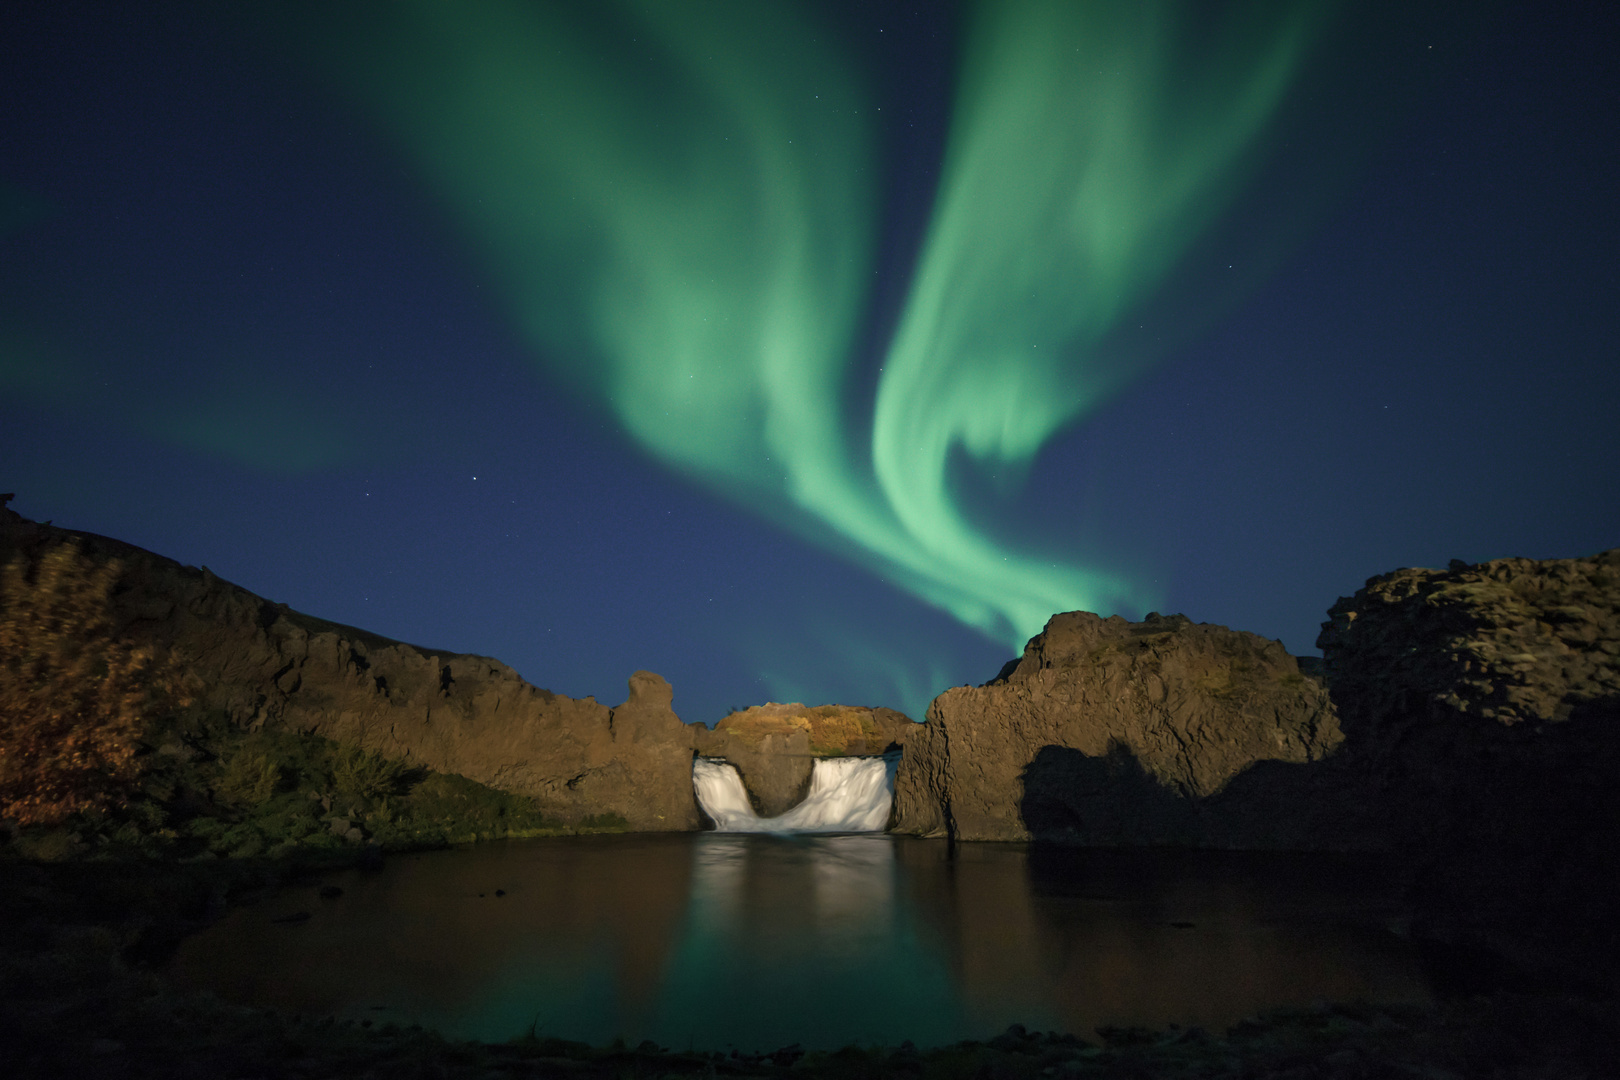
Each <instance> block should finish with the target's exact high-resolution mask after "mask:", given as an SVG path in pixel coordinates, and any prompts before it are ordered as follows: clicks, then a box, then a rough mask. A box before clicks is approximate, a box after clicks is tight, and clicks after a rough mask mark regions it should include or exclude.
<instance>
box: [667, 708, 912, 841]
mask: <svg viewBox="0 0 1620 1080" xmlns="http://www.w3.org/2000/svg"><path fill="white" fill-rule="evenodd" d="M916 726H917V725H916V724H914V723H912V722H911V719H910V718H909V717H907V716H906V715H905V714H903V713H898V712H895V711H894V710H893V709H882V708H879V709H868V708H863V707H860V706H854V705H816V706H813V707H808V708H807V707H806V706H804V705H802V704H799V703H797V702H795V703H792V704H786V705H783V704H777V703H775V702H768V703H766V704H764V705H755V706H753V707H752V708H748V709H743V710H741V711H739V712H734V713H732V714H730V715H729V716H727V717H725V718H724V719H723V720H721V721H720V722H719V723H718V724H716V725H715V728H714V730H713V731H712V732H699V733H698V742H697V747H698V751H699V752H700V753H702V754H704V755H705V756H708V757H722V758H725V759H726V760H727V761H728V762H730V763H731V764H732V765H733V766H735V767H736V769H737V772H738V774H739V775H740V776H741V777H742V781H743V786H744V787H745V788H746V789H747V791H748V795H749V800H750V801H751V802H752V803H753V805H754V812H755V813H757V814H759V815H760V816H761V817H776V816H778V815H779V814H782V813H785V812H786V811H787V810H789V809H791V808H792V807H794V806H796V805H798V804H799V803H800V802H802V801H803V800H804V797H805V793H806V792H807V791H808V790H809V787H810V773H811V771H812V767H813V763H814V761H815V759H816V758H818V757H844V756H861V755H871V754H882V753H884V752H885V751H887V750H890V749H894V748H896V747H900V746H903V745H904V743H905V740H906V733H907V732H908V731H909V730H910V729H912V728H915V727H916Z"/></svg>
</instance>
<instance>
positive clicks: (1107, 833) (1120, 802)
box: [895, 612, 1342, 844]
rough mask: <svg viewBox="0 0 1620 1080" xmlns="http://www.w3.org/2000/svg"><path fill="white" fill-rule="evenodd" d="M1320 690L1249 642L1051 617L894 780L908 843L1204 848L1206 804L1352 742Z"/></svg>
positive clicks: (1218, 634) (1229, 635)
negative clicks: (1276, 767) (937, 839)
mask: <svg viewBox="0 0 1620 1080" xmlns="http://www.w3.org/2000/svg"><path fill="white" fill-rule="evenodd" d="M1341 739H1342V736H1341V735H1340V732H1339V727H1338V720H1337V717H1336V715H1335V713H1334V711H1333V708H1332V706H1331V705H1330V703H1329V701H1328V696H1327V692H1326V690H1325V689H1324V688H1323V687H1322V686H1321V684H1320V683H1318V682H1317V681H1315V680H1314V679H1311V678H1309V677H1307V676H1305V675H1303V674H1301V672H1300V670H1299V665H1298V663H1297V662H1296V661H1295V659H1294V658H1293V657H1292V656H1289V655H1288V653H1287V652H1286V651H1285V650H1284V649H1283V647H1282V646H1281V645H1280V644H1279V643H1277V642H1274V641H1268V640H1266V639H1265V638H1261V637H1258V636H1256V635H1254V634H1247V633H1242V632H1239V631H1234V630H1228V629H1227V628H1225V627H1222V626H1212V625H1209V624H1202V623H1198V624H1195V623H1193V622H1191V621H1190V620H1188V619H1187V618H1185V617H1184V616H1179V615H1174V616H1168V617H1161V616H1158V615H1150V616H1149V617H1148V618H1147V620H1145V621H1143V622H1140V623H1130V622H1126V621H1125V620H1124V619H1122V618H1119V617H1118V616H1115V617H1113V618H1108V619H1104V618H1101V617H1100V616H1097V615H1093V614H1091V613H1089V612H1068V613H1066V614H1061V615H1055V616H1053V617H1052V619H1051V621H1050V622H1048V623H1047V626H1046V629H1045V630H1044V631H1043V632H1042V633H1040V634H1039V635H1037V636H1036V637H1034V638H1032V639H1031V640H1030V642H1029V644H1028V645H1027V646H1026V647H1025V649H1024V655H1023V657H1022V659H1021V660H1019V661H1018V664H1017V666H1016V667H1015V668H1014V669H1013V670H1012V671H1011V672H1010V673H1007V674H1005V676H1004V677H1003V678H1000V679H997V680H996V681H994V682H992V683H989V684H986V685H985V686H981V687H957V688H956V689H953V690H947V691H946V692H945V693H943V694H941V695H940V696H939V697H937V698H935V699H934V702H933V704H932V705H931V706H930V707H929V711H928V723H927V724H925V725H923V726H922V727H920V728H919V729H917V730H916V731H913V732H912V733H911V734H910V737H909V739H908V741H907V747H906V755H905V758H904V760H903V761H902V762H901V766H900V773H899V776H898V777H897V780H896V790H895V803H896V818H895V828H896V830H897V831H902V832H910V833H918V834H921V835H945V834H950V835H953V836H955V837H956V838H958V839H962V840H1024V839H1029V838H1031V837H1032V836H1035V837H1039V838H1049V839H1063V840H1067V841H1070V842H1076V843H1088V844H1120V843H1126V844H1130V843H1195V842H1200V840H1202V839H1203V837H1204V835H1205V834H1206V833H1207V832H1208V828H1209V826H1208V825H1207V824H1206V823H1205V822H1203V821H1202V820H1201V816H1200V813H1199V812H1198V811H1197V810H1196V807H1197V805H1198V804H1199V803H1200V802H1202V801H1203V800H1207V799H1209V798H1210V797H1211V796H1214V795H1215V794H1216V793H1218V792H1221V791H1222V789H1223V788H1224V787H1225V786H1226V785H1227V784H1228V783H1229V782H1230V781H1231V780H1232V779H1233V778H1234V777H1236V776H1238V775H1239V774H1241V773H1243V772H1244V771H1245V770H1248V769H1249V768H1251V767H1252V766H1254V765H1255V764H1256V763H1257V762H1264V761H1271V762H1291V763H1304V762H1311V761H1315V760H1318V759H1320V758H1321V757H1323V756H1324V755H1325V754H1327V753H1329V752H1330V751H1331V750H1333V749H1334V747H1336V746H1337V745H1338V743H1339V742H1340V741H1341Z"/></svg>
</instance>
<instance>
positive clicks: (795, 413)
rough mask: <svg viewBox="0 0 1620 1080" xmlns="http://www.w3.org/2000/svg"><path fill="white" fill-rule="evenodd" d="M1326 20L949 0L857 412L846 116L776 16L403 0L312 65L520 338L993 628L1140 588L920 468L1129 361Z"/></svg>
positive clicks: (830, 85) (851, 158)
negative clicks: (897, 282)
mask: <svg viewBox="0 0 1620 1080" xmlns="http://www.w3.org/2000/svg"><path fill="white" fill-rule="evenodd" d="M1321 17H1322V16H1321V14H1320V13H1319V12H1317V11H1315V10H1313V9H1312V7H1309V6H1304V7H1295V8H1281V9H1278V10H1277V11H1276V12H1274V13H1272V17H1271V18H1267V19H1261V18H1256V17H1254V16H1252V15H1250V16H1249V17H1248V18H1247V19H1244V20H1242V21H1243V22H1244V23H1245V25H1242V26H1236V27H1235V26H1231V25H1223V24H1220V23H1217V25H1216V26H1215V27H1214V30H1215V32H1216V34H1217V36H1218V37H1219V38H1220V39H1221V47H1220V48H1218V49H1216V50H1212V51H1210V52H1208V53H1207V54H1205V55H1202V56H1200V55H1199V50H1196V49H1193V48H1190V47H1189V42H1188V40H1187V39H1188V38H1189V36H1190V33H1189V30H1188V28H1187V26H1186V25H1184V24H1186V23H1188V22H1191V19H1190V18H1188V15H1187V13H1185V12H1177V11H1175V10H1174V9H1173V8H1170V7H1166V6H1156V5H1148V6H1144V7H1140V8H1136V9H1120V8H1117V7H1113V6H1110V5H1090V6H1088V5H1076V4H1070V3H1059V2H1051V3H1029V2H1019V3H993V4H985V5H983V6H982V7H981V8H979V9H976V10H974V11H973V12H972V13H971V15H970V17H969V19H968V21H967V25H966V27H965V30H964V59H963V62H962V72H961V74H960V77H959V78H960V83H959V87H958V90H957V93H956V95H955V105H954V109H953V112H952V114H951V117H950V121H949V134H948V139H947V145H946V150H945V161H944V169H943V174H942V177H941V180H940V185H939V190H938V193H937V195H936V199H935V210H934V213H933V216H932V220H931V221H930V223H929V226H928V230H927V234H926V237H925V239H924V242H923V245H922V249H921V251H920V253H919V257H918V264H917V267H916V269H915V271H914V273H913V275H912V285H911V290H910V293H909V295H908V297H907V299H906V302H905V304H904V307H903V309H902V313H901V315H900V318H899V322H898V325H897V327H896V331H895V334H894V338H893V341H892V343H890V344H889V346H888V347H887V349H886V350H885V352H884V354H883V363H882V364H881V365H880V369H879V370H880V375H879V376H878V379H877V387H876V395H875V402H874V403H873V405H872V407H871V417H870V420H867V419H866V418H865V417H862V416H851V415H849V412H848V411H847V410H846V409H845V407H844V405H845V402H844V399H843V395H842V390H843V387H844V385H845V384H846V382H847V379H846V377H845V370H846V368H847V366H848V365H849V363H850V362H851V360H852V359H853V353H854V348H855V341H854V337H855V333H856V331H857V328H858V327H859V325H860V322H861V315H862V309H863V305H864V303H865V302H866V300H867V295H866V290H865V289H863V285H865V284H866V283H867V282H868V281H870V278H871V269H870V268H871V263H872V251H873V249H874V247H875V236H874V234H875V232H876V224H877V223H876V221H875V216H876V213H877V206H878V202H879V199H878V196H879V192H878V191H877V189H876V183H877V178H876V175H875V168H874V160H875V158H876V156H877V155H876V154H875V152H874V148H873V146H872V142H873V138H874V134H873V131H872V127H873V123H872V120H871V118H872V117H874V116H875V107H874V105H873V104H872V103H871V101H870V100H869V96H868V95H866V94H864V93H862V88H861V86H860V84H859V81H858V80H857V79H856V77H855V76H854V75H853V74H852V72H851V71H850V70H849V68H850V65H849V63H848V59H847V57H845V56H843V55H840V51H839V50H837V49H836V48H832V47H827V46H823V45H821V44H819V43H818V40H817V39H816V37H815V28H814V26H813V24H812V23H811V22H810V21H809V20H808V19H806V18H804V17H803V13H798V12H796V11H795V9H793V8H792V7H789V6H786V5H770V6H762V5H759V4H755V3H748V2H736V3H727V4H705V5H668V4H652V3H641V4H629V5H625V6H624V7H623V8H622V9H612V8H604V7H603V6H601V5H596V6H591V7H585V6H578V5H576V6H572V7H567V8H544V7H537V6H534V5H529V4H522V3H517V2H512V3H504V4H494V3H491V4H482V5H478V6H477V7H474V8H472V9H460V8H451V7H446V6H444V5H440V4H433V3H419V4H414V5H408V6H406V7H404V8H402V9H394V10H393V11H392V13H391V14H390V16H389V17H388V18H375V19H373V18H368V19H366V20H364V25H363V26H361V27H359V28H358V29H357V30H356V31H355V37H356V39H355V40H354V41H353V42H350V43H347V47H345V48H343V49H342V50H341V52H340V53H339V56H340V57H341V59H339V60H337V61H336V62H335V66H336V67H339V68H340V69H343V70H345V71H351V72H353V74H354V75H355V76H356V77H357V81H358V82H359V83H360V84H361V88H362V90H363V92H365V93H366V94H368V95H369V96H370V97H372V98H373V99H374V100H375V101H376V102H377V104H378V106H379V108H380V110H381V111H382V112H383V113H384V114H385V115H387V116H389V118H390V119H391V121H392V124H393V127H394V128H395V130H397V131H398V132H399V133H400V136H401V138H402V140H403V141H404V142H406V143H407V144H408V145H410V146H411V147H412V148H413V149H414V150H415V151H416V153H417V154H418V156H419V157H420V159H421V160H422V161H423V162H424V163H425V165H426V168H427V170H428V171H429V173H430V174H431V175H432V176H433V177H434V178H435V180H436V181H437V183H438V186H439V188H440V189H441V190H442V191H444V192H445V193H446V195H447V197H448V198H449V199H450V200H451V201H452V203H453V204H454V206H455V208H456V211H457V213H458V215H459V217H460V218H461V219H462V220H463V221H464V222H466V223H467V227H468V228H469V229H470V230H471V231H472V232H473V233H474V234H475V235H476V236H477V237H478V239H479V240H480V241H481V243H482V244H483V245H484V247H485V248H486V249H487V250H488V251H489V253H490V256H489V257H490V259H491V262H492V264H493V265H494V266H495V267H496V271H495V273H496V276H497V277H498V278H499V279H500V280H501V281H502V282H503V284H504V287H505V291H506V293H507V296H508V303H509V304H510V305H511V307H512V309H513V311H514V314H515V317H516V318H517V320H518V321H519V322H520V323H521V325H522V326H523V327H524V330H525V331H526V333H527V334H528V335H529V337H530V338H531V339H532V340H533V341H534V343H535V345H536V346H537V349H538V351H539V352H540V353H541V354H542V355H543V356H545V357H546V358H547V360H548V361H549V362H551V363H554V364H556V365H558V366H559V367H561V368H562V369H563V370H564V371H566V372H567V374H568V376H569V377H570V378H571V380H573V381H576V382H577V383H579V384H582V385H583V386H585V387H587V388H588V389H589V390H590V392H592V393H595V394H597V395H599V396H600V397H601V398H602V399H603V400H604V401H606V402H607V403H609V405H610V407H611V408H612V409H613V411H614V412H615V413H616V414H617V416H618V418H619V420H620V421H621V423H622V424H623V425H624V428H625V430H626V431H627V432H628V433H630V434H631V435H632V436H633V437H634V438H635V439H637V440H638V441H639V442H640V443H641V444H642V445H643V446H645V447H646V448H647V449H649V450H650V451H652V452H653V453H654V454H656V455H657V456H658V457H659V458H661V459H662V460H664V461H666V462H668V463H669V464H671V465H672V466H674V467H676V468H677V469H680V470H682V471H684V472H686V473H688V474H690V475H692V476H695V477H698V478H700V479H701V480H703V481H706V482H708V483H711V484H713V485H714V486H716V487H718V488H719V489H721V490H722V491H726V492H729V493H732V494H734V495H735V496H736V497H737V498H738V499H739V501H742V502H744V503H747V502H749V501H750V500H753V499H755V498H759V497H764V498H766V499H769V500H773V501H781V502H785V503H787V504H788V505H790V506H792V507H794V508H795V509H797V510H799V511H803V512H804V513H805V514H807V515H809V516H810V517H811V518H812V519H813V520H814V522H815V523H816V524H818V525H822V526H827V527H830V528H831V530H832V531H833V533H835V534H836V536H837V537H839V538H840V539H842V540H844V541H847V542H848V544H849V545H850V548H851V549H852V550H853V551H854V552H856V553H858V554H859V555H860V556H861V557H862V558H863V559H864V560H865V561H867V562H868V563H870V564H872V565H873V568H874V569H875V570H877V571H878V572H882V573H890V574H893V575H894V576H895V578H896V579H897V580H899V581H900V582H902V583H904V584H905V586H906V587H907V588H909V589H910V590H911V591H913V592H914V593H916V594H917V595H918V596H919V597H921V598H923V599H924V600H927V601H929V602H931V603H934V604H937V605H938V606H940V607H942V608H944V609H945V610H947V611H949V612H950V613H951V614H953V615H955V616H956V617H957V618H958V619H960V620H961V621H963V622H965V623H967V624H969V625H971V626H974V627H977V628H978V629H980V630H983V631H985V632H986V633H988V634H990V635H992V636H995V637H998V638H1000V639H1001V640H1003V641H1004V642H1005V643H1006V644H1007V645H1008V647H1009V648H1011V649H1013V650H1017V649H1019V648H1022V644H1023V642H1024V640H1025V639H1027V638H1028V637H1030V636H1031V635H1033V634H1035V633H1036V632H1038V631H1039V630H1040V628H1041V626H1042V625H1043V624H1044V623H1045V621H1046V619H1047V617H1048V616H1050V615H1051V614H1052V613H1053V612H1055V611H1070V610H1075V609H1077V608H1084V609H1087V610H1102V611H1114V610H1116V609H1118V608H1120V607H1121V606H1140V605H1141V601H1142V599H1143V591H1142V590H1140V589H1139V588H1137V587H1134V586H1132V585H1131V584H1129V583H1128V582H1125V581H1123V580H1122V579H1119V578H1117V577H1114V576H1111V575H1109V574H1108V573H1106V572H1104V571H1100V570H1097V569H1093V568H1082V567H1076V566H1065V565H1061V564H1057V563H1053V562H1050V561H1044V560H1036V559H1033V558H1030V557H1028V556H1027V555H1026V554H1024V553H1022V552H1019V551H1017V550H1016V549H1014V548H1010V547H1009V546H1007V545H1005V544H997V543H995V542H993V541H992V540H990V539H989V538H988V537H986V536H984V535H983V534H981V533H979V532H977V531H976V530H975V529H974V528H973V527H972V526H971V525H970V524H969V523H968V522H967V521H966V520H965V519H964V517H963V515H962V514H961V512H960V511H959V510H958V508H957V507H956V506H955V504H954V501H953V497H952V493H951V491H950V486H949V483H948V477H947V459H948V457H949V455H950V453H951V452H952V450H953V449H954V448H956V447H961V448H962V449H963V450H965V451H966V453H967V454H968V455H970V456H971V457H972V458H974V459H976V460H979V461H991V462H995V463H998V464H1001V465H1003V466H1018V465H1022V464H1023V463H1026V462H1027V461H1028V460H1029V459H1030V458H1031V457H1032V456H1033V455H1034V454H1035V453H1036V452H1037V451H1038V450H1039V449H1040V448H1041V446H1042V445H1043V444H1044V443H1045V442H1046V441H1047V440H1048V439H1049V438H1050V437H1051V436H1052V435H1053V434H1054V433H1055V432H1056V431H1057V430H1059V429H1060V428H1061V427H1063V426H1064V425H1065V424H1068V423H1070V422H1072V421H1073V420H1074V419H1076V418H1077V417H1079V416H1082V415H1084V414H1085V413H1086V412H1087V411H1088V410H1089V408H1090V407H1091V406H1092V405H1093V404H1094V403H1096V402H1097V401H1098V400H1100V399H1101V398H1102V397H1103V396H1104V394H1105V393H1106V392H1107V390H1109V389H1110V388H1111V384H1113V383H1116V382H1118V381H1120V380H1122V379H1124V378H1127V377H1128V375H1129V370H1128V367H1129V365H1127V364H1122V363H1120V362H1118V361H1117V360H1115V359H1114V358H1112V357H1108V356H1106V354H1105V353H1104V352H1103V351H1102V350H1100V349H1099V344H1100V343H1101V342H1103V340H1104V339H1105V338H1106V336H1107V334H1108V332H1109V330H1110V329H1111V328H1112V327H1113V325H1114V324H1115V323H1116V322H1117V321H1118V320H1119V319H1120V318H1121V317H1123V316H1124V315H1125V314H1126V313H1128V312H1129V311H1130V310H1131V308H1132V307H1133V306H1134V305H1135V304H1136V303H1137V302H1138V301H1139V300H1140V298H1141V296H1142V295H1143V294H1144V293H1145V292H1147V291H1149V290H1151V288H1152V287H1153V286H1154V285H1156V284H1157V283H1158V282H1159V281H1160V279H1161V278H1162V277H1163V276H1164V275H1165V273H1166V272H1167V270H1168V269H1169V267H1170V266H1171V265H1173V264H1174V262H1175V260H1176V258H1177V257H1178V255H1179V254H1180V253H1181V251H1183V250H1184V249H1185V248H1186V247H1187V246H1188V245H1189V244H1190V243H1191V241H1192V240H1194V239H1196V238H1197V236H1198V235H1199V232H1200V231H1201V226H1203V225H1204V224H1205V223H1206V222H1207V221H1208V220H1209V219H1210V218H1212V217H1214V216H1215V215H1216V214H1217V213H1218V212H1219V210H1220V209H1221V208H1222V207H1223V206H1225V205H1226V204H1227V203H1228V202H1229V198H1228V193H1229V190H1230V189H1231V188H1232V186H1233V185H1234V183H1235V174H1237V173H1239V172H1240V166H1241V165H1242V164H1243V163H1244V162H1245V160H1246V158H1248V157H1250V156H1252V155H1253V154H1254V153H1255V149H1256V145H1257V144H1258V143H1260V142H1261V141H1262V140H1261V136H1262V134H1263V133H1264V131H1265V129H1266V126H1267V121H1268V119H1269V118H1270V117H1271V115H1272V113H1273V112H1274V110H1275V109H1276V107H1277V105H1278V103H1279V102H1280V101H1281V99H1282V98H1283V96H1284V94H1285V93H1286V91H1287V90H1288V88H1289V86H1290V84H1291V82H1292V76H1293V74H1294V71H1295V68H1296V67H1297V66H1298V64H1299V63H1300V61H1301V58H1302V54H1303V53H1304V51H1305V46H1306V40H1305V39H1306V33H1307V26H1308V25H1309V24H1310V23H1311V22H1313V21H1320V19H1321ZM1226 21H1227V22H1228V23H1235V22H1238V21H1240V20H1239V19H1238V18H1236V17H1231V18H1229V19H1228V20H1226ZM604 22H612V23H615V24H618V25H616V26H615V27H614V29H615V30H616V33H614V34H612V35H611V36H610V34H609V33H607V32H606V31H605V29H604V27H603V26H602V25H601V24H602V23H604ZM379 25H380V26H383V27H384V28H385V29H383V30H382V31H381V32H378V31H377V30H376V29H375V27H377V26H379ZM593 32H594V33H593ZM627 34H628V35H629V40H628V41H626V40H625V37H626V35H627ZM1178 46H1179V48H1178ZM353 57H360V58H361V59H360V60H359V61H358V63H354V62H353V61H352V58H353ZM582 58H586V59H588V60H589V62H588V63H584V62H581V60H582ZM807 90H813V92H812V93H809V94H807V93H806V91H807ZM863 115H864V116H865V117H867V119H864V120H863V118H862V117H863ZM789 520H792V518H789Z"/></svg>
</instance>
